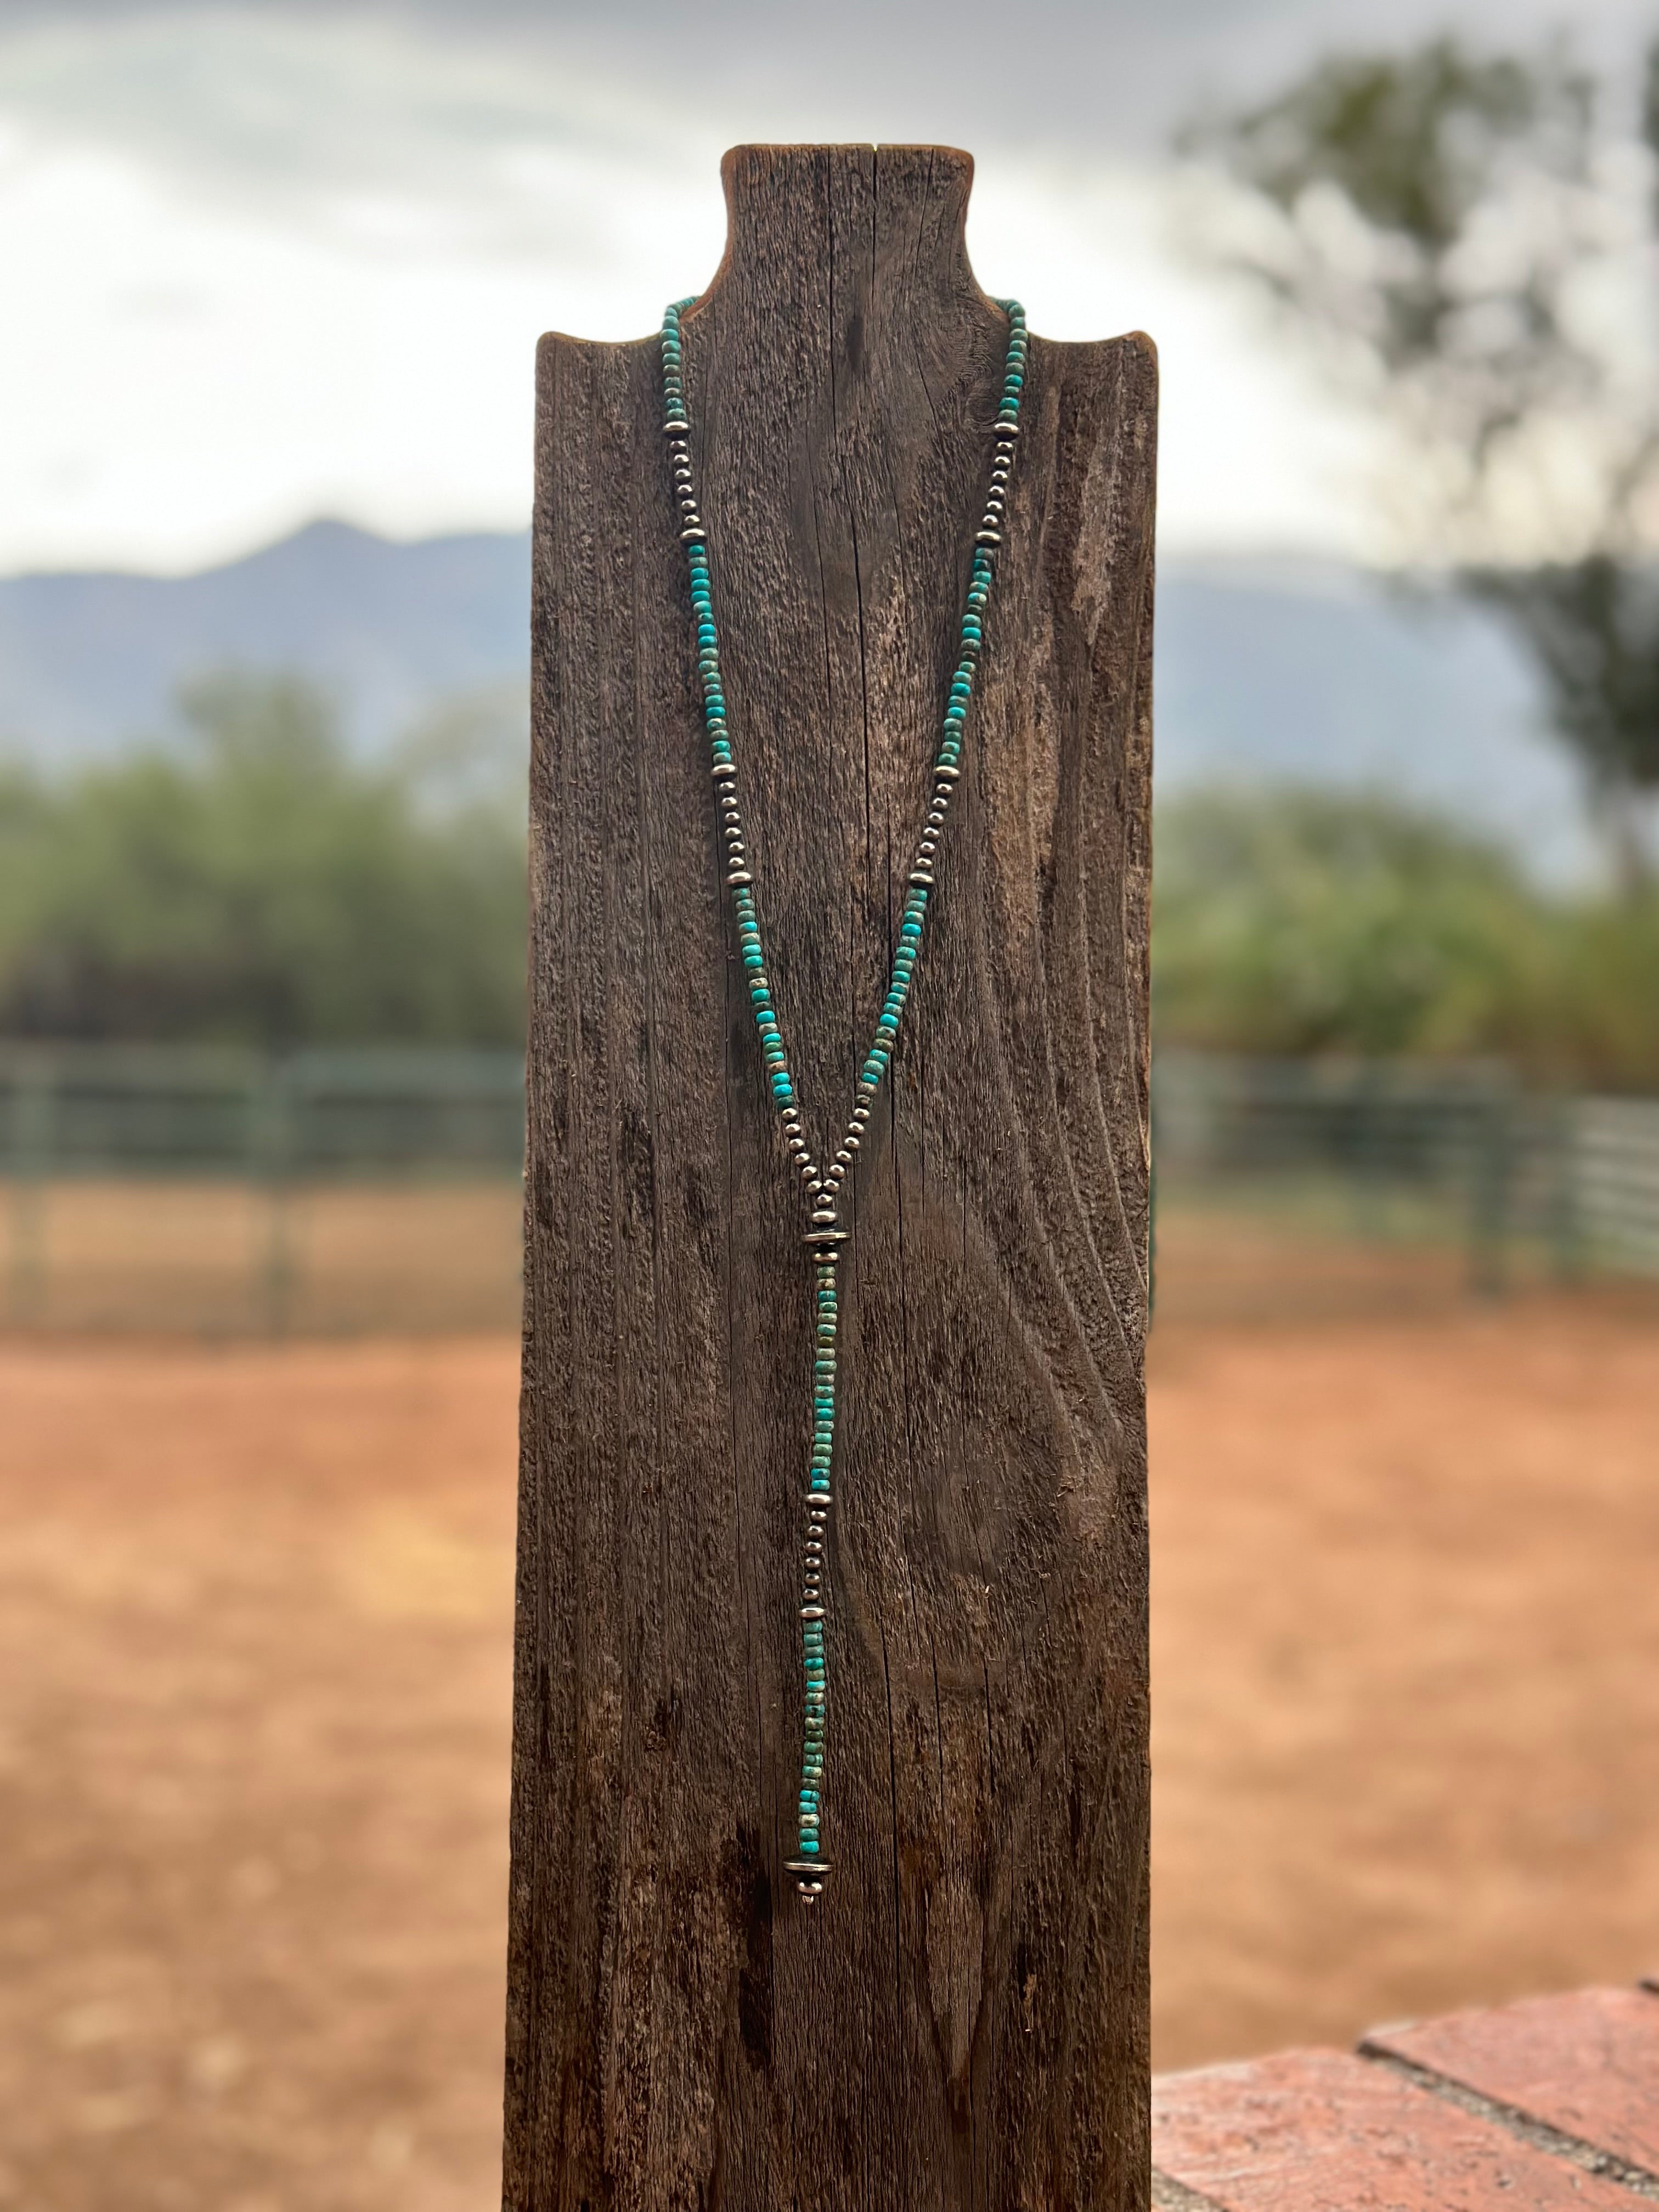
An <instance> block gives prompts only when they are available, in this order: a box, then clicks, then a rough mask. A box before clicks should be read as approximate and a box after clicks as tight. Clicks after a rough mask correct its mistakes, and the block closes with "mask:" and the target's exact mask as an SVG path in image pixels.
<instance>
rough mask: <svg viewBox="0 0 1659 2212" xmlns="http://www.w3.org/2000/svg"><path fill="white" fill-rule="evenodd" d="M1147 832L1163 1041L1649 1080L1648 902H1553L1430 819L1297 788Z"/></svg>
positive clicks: (1652, 954) (1651, 933)
mask: <svg viewBox="0 0 1659 2212" xmlns="http://www.w3.org/2000/svg"><path fill="white" fill-rule="evenodd" d="M1157 842H1158V870H1157V874H1156V879H1155V886H1154V899H1153V930H1152V1008H1153V1017H1154V1023H1155V1027H1156V1030H1157V1036H1158V1042H1159V1043H1160V1045H1164V1044H1182V1045H1194V1046H1200V1047H1204V1048H1211V1049H1216V1050H1224V1051H1242V1052H1252V1053H1267V1054H1295V1055H1299V1054H1310V1053H1321V1052H1339V1053H1350V1054H1358V1055H1384V1054H1412V1055H1415V1056H1418V1057H1421V1058H1439V1059H1455V1060H1466V1059H1468V1058H1470V1057H1474V1056H1481V1055H1498V1056H1502V1057H1503V1058H1504V1059H1506V1060H1509V1061H1510V1062H1511V1063H1513V1064H1514V1065H1515V1066H1517V1067H1520V1068H1522V1069H1523V1070H1524V1071H1526V1072H1527V1073H1529V1074H1532V1075H1534V1076H1536V1077H1540V1078H1543V1079H1547V1080H1551V1081H1559V1082H1568V1083H1572V1084H1576V1085H1589V1086H1591V1087H1596V1088H1612V1089H1618V1090H1652V1089H1654V1088H1656V1087H1659V894H1655V893H1651V892H1650V893H1649V894H1648V895H1647V896H1645V897H1643V898H1639V899H1630V898H1625V899H1620V900H1617V901H1608V900H1607V899H1605V898H1602V899H1588V900H1571V901H1567V900H1563V901H1553V900H1550V899H1547V898H1546V897H1544V896H1541V894H1540V893H1539V892H1538V891H1537V890H1535V889H1534V888H1533V887H1532V886H1531V885H1530V884H1528V883H1527V882H1526V881H1525V879H1524V878H1522V876H1521V874H1520V873H1519V872H1518V870H1517V869H1516V866H1515V864H1514V863H1513V861H1512V860H1510V859H1509V858H1508V857H1507V856H1506V855H1505V854H1503V853H1502V852H1500V851H1499V850H1498V848H1495V847H1492V846H1489V845H1487V844H1486V843H1484V842H1482V841H1480V839H1479V838H1476V837H1472V836H1468V834H1466V833H1464V832H1462V831H1460V830H1457V829H1453V828H1451V827H1449V825H1448V824H1446V823H1443V822H1440V821H1438V820H1437V819H1435V818H1434V817H1432V816H1429V815H1425V814H1422V813H1420V812H1418V811H1415V810H1414V809H1412V808H1410V807H1407V806H1403V805H1400V804H1399V803H1398V802H1396V801H1394V800H1391V799H1385V798H1382V797H1377V796H1365V795H1358V796H1355V795H1349V794H1344V793H1334V792H1329V791H1316V790H1309V789H1305V788H1298V787H1294V786H1291V787H1267V788H1265V789H1263V788H1260V787H1258V788H1255V789H1252V790H1249V791H1235V790H1227V789H1212V790H1199V791H1194V792H1189V793H1184V794H1182V796H1181V797H1180V798H1178V799H1172V800H1167V801H1165V802H1164V803H1163V804H1162V805H1160V806H1159V809H1158V823H1157Z"/></svg>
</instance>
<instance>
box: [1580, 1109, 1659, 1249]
mask: <svg viewBox="0 0 1659 2212" xmlns="http://www.w3.org/2000/svg"><path fill="white" fill-rule="evenodd" d="M1569 1143H1570V1147H1571V1184H1572V1191H1573V1216H1574V1228H1575V1231H1576V1233H1577V1236H1578V1237H1580V1238H1581V1239H1582V1240H1583V1244H1584V1246H1585V1248H1586V1250H1587V1252H1588V1253H1589V1255H1590V1257H1591V1258H1592V1259H1593V1260H1594V1259H1599V1260H1601V1261H1602V1263H1603V1264H1609V1265H1614V1266H1620V1267H1626V1268H1630V1269H1632V1270H1633V1271H1635V1272H1636V1273H1641V1274H1644V1275H1659V1100H1655V1099H1651V1098H1583V1099H1579V1100H1577V1102H1576V1103H1575V1104H1574V1106H1573V1109H1572V1113H1571V1134H1570V1139H1569Z"/></svg>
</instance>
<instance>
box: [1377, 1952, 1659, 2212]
mask: <svg viewBox="0 0 1659 2212" xmlns="http://www.w3.org/2000/svg"><path fill="white" fill-rule="evenodd" d="M1365 2041H1366V2048H1367V2049H1368V2050H1376V2051H1394V2052H1395V2054H1396V2055H1397V2056H1398V2057H1401V2058H1409V2059H1411V2060H1412V2061H1413V2063H1415V2064H1416V2065H1419V2066H1426V2067H1428V2068H1430V2069H1431V2071H1432V2072H1434V2073H1436V2074H1443V2075H1445V2076H1446V2077H1447V2078H1448V2080H1449V2081H1461V2082H1462V2084H1463V2086H1464V2087H1466V2088H1469V2089H1478V2090H1479V2091H1480V2094H1481V2095H1482V2096H1483V2097H1492V2098H1496V2099H1497V2100H1498V2103H1500V2104H1504V2105H1513V2106H1515V2107H1516V2110H1517V2111H1519V2112H1526V2113H1528V2114H1529V2115H1530V2116H1531V2117H1532V2118H1534V2119H1536V2120H1544V2121H1547V2123H1548V2124H1549V2125H1550V2126H1551V2127H1553V2128H1559V2129H1560V2130H1562V2132H1563V2133H1564V2134H1565V2135H1570V2136H1580V2137H1581V2138H1582V2139H1583V2141H1584V2142H1589V2143H1594V2144H1595V2147H1596V2148H1597V2149H1598V2150H1610V2151H1613V2152H1614V2153H1616V2154H1617V2155H1618V2156H1619V2157H1620V2158H1622V2159H1624V2160H1626V2161H1627V2162H1628V2163H1629V2164H1630V2165H1632V2166H1646V2167H1647V2168H1648V2169H1649V2170H1650V2171H1651V2172H1659V1996H1652V1995H1650V1993H1649V1992H1648V1991H1646V1990H1576V1991H1575V1992H1574V1993H1573V1994H1572V1995H1571V1996H1565V1997H1535V1998H1531V1999H1529V2000H1528V2001H1527V2002H1525V2003H1522V2004H1512V2005H1504V2006H1502V2007H1500V2008H1498V2009H1497V2010H1496V2011H1492V2012H1462V2013H1453V2014H1451V2015H1449V2017H1448V2018H1447V2019H1444V2020H1430V2021H1423V2022H1422V2023H1421V2024H1420V2025H1419V2026H1417V2027H1389V2028H1379V2029H1378V2030H1377V2032H1376V2034H1374V2035H1370V2036H1368V2037H1367V2038H1366V2039H1365Z"/></svg>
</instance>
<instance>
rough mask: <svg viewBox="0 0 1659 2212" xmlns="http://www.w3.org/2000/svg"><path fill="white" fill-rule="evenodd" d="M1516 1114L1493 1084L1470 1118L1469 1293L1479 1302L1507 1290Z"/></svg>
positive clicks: (1505, 1094) (1506, 1096)
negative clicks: (1514, 1122) (1480, 1299)
mask: <svg viewBox="0 0 1659 2212" xmlns="http://www.w3.org/2000/svg"><path fill="white" fill-rule="evenodd" d="M1514 1110H1515V1109H1514V1103H1513V1100H1512V1099H1511V1097H1510V1093H1509V1091H1507V1090H1506V1089H1504V1087H1502V1086H1501V1085H1493V1086H1492V1088H1491V1089H1490V1090H1489V1091H1487V1092H1486V1094H1485V1095H1484V1096H1483V1097H1481V1098H1480V1099H1479V1100H1478V1101H1477V1103H1476V1104H1475V1108H1474V1112H1473V1114H1472V1115H1470V1117H1469V1129H1470V1138H1471V1144H1470V1160H1469V1167H1470V1176H1469V1289H1470V1291H1472V1293H1473V1294H1474V1296H1475V1297H1478V1298H1500V1297H1503V1295H1504V1290H1505V1288H1506V1287H1507V1285H1508V1280H1509V1237H1510V1195H1511V1192H1510V1185H1511V1183H1512V1181H1513V1173H1514V1149H1515V1148H1514V1130H1513V1127H1512V1123H1513V1120H1514Z"/></svg>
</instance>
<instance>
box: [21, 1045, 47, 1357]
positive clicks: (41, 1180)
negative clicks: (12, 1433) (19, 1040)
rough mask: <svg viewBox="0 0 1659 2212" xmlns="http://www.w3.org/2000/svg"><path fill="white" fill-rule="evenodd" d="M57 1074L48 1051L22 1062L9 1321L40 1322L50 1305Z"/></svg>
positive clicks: (29, 1054) (34, 1053)
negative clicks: (49, 1203)
mask: <svg viewBox="0 0 1659 2212" xmlns="http://www.w3.org/2000/svg"><path fill="white" fill-rule="evenodd" d="M55 1073H56V1071H55V1069H54V1067H53V1066H52V1060H51V1058H50V1056H49V1055H48V1054H46V1053H45V1052H37V1051H30V1052H27V1053H26V1054H23V1055H22V1056H21V1059H20V1061H19V1063H18V1073H17V1075H16V1078H15V1090H14V1092H13V1097H12V1123H11V1135H12V1158H11V1174H12V1200H11V1202H12V1216H11V1297H10V1306H11V1318H12V1321H13V1322H14V1323H16V1324H19V1325H21V1324H23V1323H26V1322H37V1321H40V1319H41V1318H42V1317H43V1316H44V1314H45V1311H46V1184H47V1182H48V1179H49V1178H50V1176H51V1174H52V1160H53V1156H54V1154H55V1152H56V1151H57V1142H56V1139H57V1118H58V1116H57V1107H58V1086H57V1083H56V1081H55V1079H54V1078H55Z"/></svg>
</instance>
